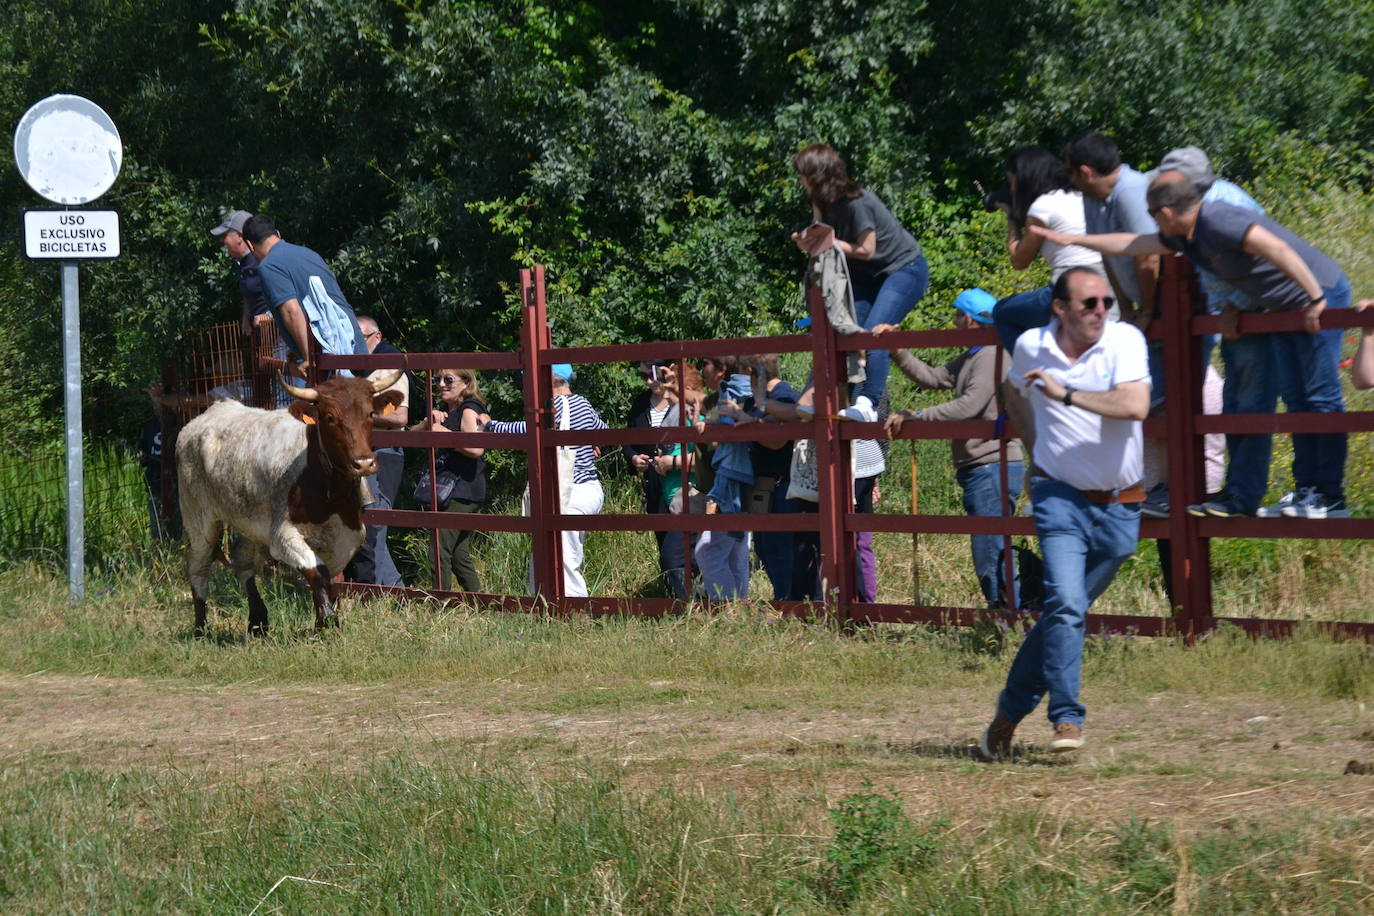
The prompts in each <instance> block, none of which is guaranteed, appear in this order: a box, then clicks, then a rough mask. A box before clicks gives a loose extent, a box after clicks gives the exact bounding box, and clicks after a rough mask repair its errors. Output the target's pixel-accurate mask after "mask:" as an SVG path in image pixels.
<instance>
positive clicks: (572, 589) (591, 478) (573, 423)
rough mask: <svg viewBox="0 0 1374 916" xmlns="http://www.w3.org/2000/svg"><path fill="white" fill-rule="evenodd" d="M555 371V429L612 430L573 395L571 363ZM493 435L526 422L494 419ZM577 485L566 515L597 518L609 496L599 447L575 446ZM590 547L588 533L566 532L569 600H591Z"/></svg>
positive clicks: (490, 428) (565, 574)
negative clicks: (586, 559)
mask: <svg viewBox="0 0 1374 916" xmlns="http://www.w3.org/2000/svg"><path fill="white" fill-rule="evenodd" d="M549 368H550V369H551V370H552V372H553V403H554V408H553V410H554V424H553V425H554V428H555V429H609V428H610V427H608V426H607V425H606V421H605V420H603V419H601V415H600V414H598V413H597V412H596V408H595V407H593V406H592V405H591V404H590V403H588V401H587V399H586V398H584V397H583V396H582V395H580V394H573V393H572V387H571V386H570V385H569V384H568V381H569V380H570V379H571V378H572V377H573V368H572V366H570V365H569V364H567V363H557V364H555V365H553V366H551V367H549ZM486 430H487V432H491V433H523V432H524V431H525V421H524V420H516V421H515V422H513V423H503V422H499V421H497V420H492V421H491V422H489V423H487V425H486ZM573 451H574V453H575V455H576V457H575V459H574V461H573V483H572V489H571V490H570V491H569V495H568V499H567V502H566V504H565V505H564V506H563V514H564V515H596V514H597V513H599V512H600V511H601V504H602V503H603V502H604V501H605V494H604V493H603V492H602V489H601V478H600V477H599V476H598V475H597V473H596V448H595V447H594V446H591V445H576V446H573ZM586 544H587V532H585V531H564V532H563V594H565V595H566V596H568V597H569V598H585V597H587V580H586V579H585V578H584V577H583V575H582V551H583V548H584V547H586Z"/></svg>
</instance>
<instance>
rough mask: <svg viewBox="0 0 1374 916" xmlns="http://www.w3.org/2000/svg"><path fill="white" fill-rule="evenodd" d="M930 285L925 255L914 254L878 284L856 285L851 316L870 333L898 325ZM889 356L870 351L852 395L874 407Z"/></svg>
mask: <svg viewBox="0 0 1374 916" xmlns="http://www.w3.org/2000/svg"><path fill="white" fill-rule="evenodd" d="M929 284H930V269H929V268H928V267H927V266H926V258H925V255H917V256H916V257H915V258H914V259H913V260H911V261H909V262H908V263H907V264H906V265H905V266H904V267H900V268H898V269H897V270H895V271H893V272H892V273H891V274H890V275H889V276H888V277H887V278H886V279H884V280H883V281H882V282H881V283H879V282H876V281H874V282H863V281H860V282H855V283H854V284H853V286H854V317H855V318H856V319H858V322H859V324H860V325H862V326H863V328H864V330H868V331H871V330H873V328H875V327H877V326H878V325H880V324H901V323H902V319H903V318H905V317H906V316H907V315H908V314H909V313H910V312H911V310H912V309H913V308H915V307H916V303H917V302H918V301H920V299H921V297H922V296H924V295H925V294H926V287H927V286H928V285H929ZM891 368H892V357H891V356H890V355H888V352H887V351H886V350H869V351H868V366H867V377H866V378H865V379H864V381H863V384H861V385H860V386H859V390H858V391H857V392H856V394H855V396H856V397H858V396H864V397H867V398H868V399H869V400H870V401H872V402H873V405H874V406H875V407H876V406H877V405H878V399H879V398H881V397H882V396H883V389H884V388H886V387H887V374H888V370H890V369H891Z"/></svg>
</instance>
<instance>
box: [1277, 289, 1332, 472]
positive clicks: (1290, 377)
mask: <svg viewBox="0 0 1374 916" xmlns="http://www.w3.org/2000/svg"><path fill="white" fill-rule="evenodd" d="M1323 292H1324V293H1326V307H1327V308H1328V309H1334V308H1347V307H1349V305H1350V283H1349V281H1347V280H1346V279H1345V278H1344V277H1342V278H1341V282H1339V283H1337V284H1336V285H1335V286H1332V287H1330V288H1328V289H1325V290H1323ZM1273 338H1274V340H1273V346H1274V361H1275V363H1277V365H1278V370H1279V372H1278V384H1279V396H1280V397H1282V398H1283V403H1284V404H1286V405H1287V407H1288V412H1289V413H1343V412H1344V411H1345V392H1344V389H1343V388H1342V387H1341V370H1340V363H1341V344H1342V343H1343V342H1344V338H1345V331H1343V330H1340V329H1335V328H1333V329H1330V330H1326V331H1318V332H1317V333H1316V334H1308V333H1307V332H1306V331H1285V332H1282V333H1279V334H1274V335H1273ZM1348 439H1349V436H1348V434H1346V433H1294V434H1293V483H1294V485H1295V486H1297V487H1315V488H1316V489H1317V490H1318V491H1319V492H1320V493H1322V494H1323V495H1325V496H1328V497H1331V498H1338V497H1341V496H1344V495H1345V457H1346V451H1347V448H1348Z"/></svg>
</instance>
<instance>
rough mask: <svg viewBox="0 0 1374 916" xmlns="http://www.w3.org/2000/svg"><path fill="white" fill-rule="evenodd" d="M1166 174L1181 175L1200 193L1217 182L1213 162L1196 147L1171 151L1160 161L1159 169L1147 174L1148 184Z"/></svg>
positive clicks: (1181, 147) (1183, 147) (1185, 147)
mask: <svg viewBox="0 0 1374 916" xmlns="http://www.w3.org/2000/svg"><path fill="white" fill-rule="evenodd" d="M1164 172H1179V173H1181V174H1182V175H1183V177H1184V178H1187V179H1188V180H1189V181H1190V182H1192V184H1193V187H1195V188H1197V189H1198V190H1199V191H1206V190H1207V189H1208V188H1210V187H1211V186H1212V184H1213V183H1214V182H1215V181H1216V180H1217V176H1216V175H1215V174H1214V173H1213V172H1212V162H1211V160H1210V159H1208V158H1207V154H1206V153H1204V152H1203V151H1202V150H1200V149H1199V148H1197V147H1196V146H1180V147H1179V148H1178V149H1175V150H1170V151H1169V152H1168V153H1166V154H1165V156H1164V158H1163V159H1161V160H1159V165H1158V167H1156V168H1153V169H1151V170H1150V171H1148V172H1146V173H1145V181H1146V183H1147V184H1153V183H1154V180H1155V179H1156V178H1158V177H1159V176H1160V175H1161V174H1163V173H1164Z"/></svg>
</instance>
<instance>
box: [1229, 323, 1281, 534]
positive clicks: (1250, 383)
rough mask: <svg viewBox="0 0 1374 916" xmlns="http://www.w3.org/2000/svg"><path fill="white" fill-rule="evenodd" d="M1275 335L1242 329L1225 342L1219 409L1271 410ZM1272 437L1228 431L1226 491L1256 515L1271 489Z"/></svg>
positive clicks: (1275, 390)
mask: <svg viewBox="0 0 1374 916" xmlns="http://www.w3.org/2000/svg"><path fill="white" fill-rule="evenodd" d="M1274 336H1275V335H1273V334H1242V335H1241V336H1240V337H1238V338H1236V339H1235V340H1223V341H1222V342H1221V364H1222V368H1223V370H1224V371H1225V373H1226V376H1225V381H1224V382H1223V384H1222V389H1221V412H1222V413H1224V414H1234V413H1273V412H1274V408H1275V407H1277V406H1278V398H1279V385H1278V376H1277V374H1276V371H1275V367H1274ZM1271 450H1272V441H1271V437H1270V435H1269V434H1268V433H1244V434H1241V433H1227V435H1226V453H1227V456H1228V457H1229V459H1230V463H1229V464H1228V465H1227V467H1226V491H1227V492H1228V493H1230V494H1231V495H1233V496H1235V497H1236V498H1237V499H1239V500H1240V502H1241V505H1242V506H1243V507H1244V509H1245V511H1246V512H1249V513H1251V514H1254V512H1255V510H1257V509H1258V508H1259V504H1260V500H1262V499H1263V498H1264V491H1265V490H1267V489H1268V488H1269V458H1270V453H1271Z"/></svg>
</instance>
